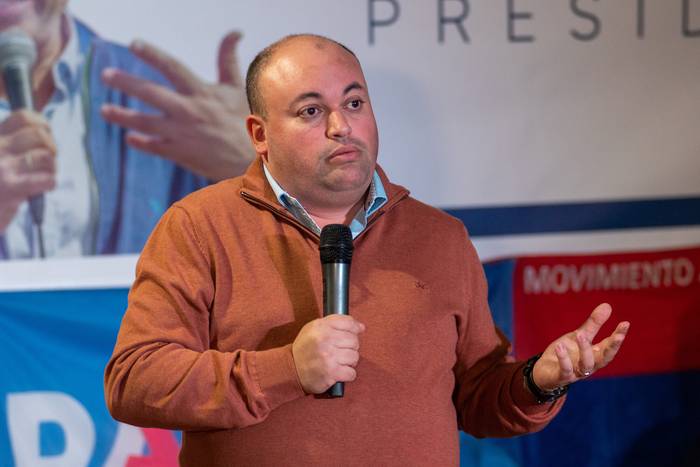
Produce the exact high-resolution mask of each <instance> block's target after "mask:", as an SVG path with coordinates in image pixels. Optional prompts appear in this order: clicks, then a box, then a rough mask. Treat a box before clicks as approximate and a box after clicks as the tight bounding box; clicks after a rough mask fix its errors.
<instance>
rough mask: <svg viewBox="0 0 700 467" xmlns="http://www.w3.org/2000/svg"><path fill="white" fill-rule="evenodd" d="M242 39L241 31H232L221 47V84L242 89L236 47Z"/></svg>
mask: <svg viewBox="0 0 700 467" xmlns="http://www.w3.org/2000/svg"><path fill="white" fill-rule="evenodd" d="M240 39H241V33H240V32H239V31H231V32H229V33H228V34H226V35H225V36H224V38H223V39H221V44H220V45H219V60H218V61H219V83H222V84H230V85H232V86H236V87H241V85H242V80H241V72H240V70H239V68H238V55H236V46H237V45H238V41H239V40H240Z"/></svg>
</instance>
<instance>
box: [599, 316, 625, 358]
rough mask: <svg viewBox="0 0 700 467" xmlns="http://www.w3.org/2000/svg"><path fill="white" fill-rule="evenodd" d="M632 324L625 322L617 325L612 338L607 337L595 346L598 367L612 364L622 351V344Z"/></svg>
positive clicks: (611, 335)
mask: <svg viewBox="0 0 700 467" xmlns="http://www.w3.org/2000/svg"><path fill="white" fill-rule="evenodd" d="M629 327H630V323H629V322H627V321H623V322H621V323H619V324H618V325H617V327H616V328H615V330H614V331H613V333H612V334H610V336H608V337H606V338H605V339H603V340H602V341H600V342H599V343H598V344H596V345H595V346H594V348H593V349H594V352H595V353H596V366H597V367H599V368H602V367H604V366H606V365H607V364H608V363H610V362H611V361H612V360H613V358H615V356H616V355H617V352H618V351H619V350H620V347H621V346H622V343H623V342H624V340H625V337H626V336H627V331H629Z"/></svg>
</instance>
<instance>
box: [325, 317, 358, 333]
mask: <svg viewBox="0 0 700 467" xmlns="http://www.w3.org/2000/svg"><path fill="white" fill-rule="evenodd" d="M323 319H324V320H325V321H327V322H328V324H329V325H330V326H331V327H332V328H333V329H336V330H339V331H348V332H351V333H353V334H359V333H361V332H363V331H364V330H365V325H364V324H362V323H360V322H359V321H357V320H356V319H355V318H353V317H352V316H348V315H330V316H326V317H325V318H323Z"/></svg>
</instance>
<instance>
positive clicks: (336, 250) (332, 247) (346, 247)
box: [318, 224, 353, 264]
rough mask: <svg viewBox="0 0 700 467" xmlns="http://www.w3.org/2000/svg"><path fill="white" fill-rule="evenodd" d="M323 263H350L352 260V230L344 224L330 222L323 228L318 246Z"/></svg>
mask: <svg viewBox="0 0 700 467" xmlns="http://www.w3.org/2000/svg"><path fill="white" fill-rule="evenodd" d="M318 249H319V252H320V254H321V264H329V263H350V261H351V260H352V250H353V246H352V232H350V227H348V226H347V225H343V224H329V225H327V226H325V227H324V228H323V229H322V230H321V242H320V245H319V247H318Z"/></svg>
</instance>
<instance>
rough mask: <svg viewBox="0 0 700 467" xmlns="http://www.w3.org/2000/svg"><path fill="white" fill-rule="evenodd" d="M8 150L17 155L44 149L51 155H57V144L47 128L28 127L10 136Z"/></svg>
mask: <svg viewBox="0 0 700 467" xmlns="http://www.w3.org/2000/svg"><path fill="white" fill-rule="evenodd" d="M6 149H7V151H9V152H12V153H14V154H17V155H19V154H23V153H25V152H27V151H30V150H33V149H43V150H45V151H48V152H50V153H51V154H56V143H55V142H54V139H53V136H51V133H50V132H49V131H48V130H47V129H46V128H45V127H43V126H28V127H24V128H22V129H20V130H17V131H16V132H14V133H13V134H12V135H11V136H9V138H8V140H7V146H6Z"/></svg>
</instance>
